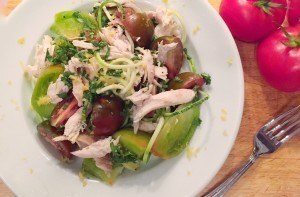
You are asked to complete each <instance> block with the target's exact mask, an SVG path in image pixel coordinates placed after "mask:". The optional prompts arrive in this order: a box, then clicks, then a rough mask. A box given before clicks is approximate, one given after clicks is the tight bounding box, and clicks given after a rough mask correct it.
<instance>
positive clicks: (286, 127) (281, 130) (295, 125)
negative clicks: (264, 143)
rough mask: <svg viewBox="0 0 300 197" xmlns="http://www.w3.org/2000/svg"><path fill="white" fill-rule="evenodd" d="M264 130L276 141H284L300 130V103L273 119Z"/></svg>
mask: <svg viewBox="0 0 300 197" xmlns="http://www.w3.org/2000/svg"><path fill="white" fill-rule="evenodd" d="M262 131H263V132H264V133H265V134H266V135H267V136H268V137H269V138H270V139H271V140H272V141H274V142H275V143H276V145H278V144H280V143H284V142H286V141H288V140H289V139H290V138H291V137H292V136H294V135H296V134H297V133H298V132H300V105H298V106H297V107H295V108H293V109H291V110H289V111H287V112H285V113H283V114H281V115H280V116H278V117H276V118H274V119H273V120H271V121H270V122H269V123H268V124H267V125H266V126H265V127H264V128H263V129H262Z"/></svg>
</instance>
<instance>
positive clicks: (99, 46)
mask: <svg viewBox="0 0 300 197" xmlns="http://www.w3.org/2000/svg"><path fill="white" fill-rule="evenodd" d="M92 44H93V45H94V46H95V47H98V51H100V50H102V49H103V48H104V47H106V53H105V57H104V59H105V60H107V59H108V57H109V55H110V47H109V45H108V43H107V42H104V41H101V42H92Z"/></svg>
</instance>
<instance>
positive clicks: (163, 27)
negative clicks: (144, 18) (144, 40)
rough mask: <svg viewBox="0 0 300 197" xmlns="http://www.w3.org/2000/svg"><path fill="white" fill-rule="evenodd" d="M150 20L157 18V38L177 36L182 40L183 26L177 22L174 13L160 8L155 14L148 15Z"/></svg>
mask: <svg viewBox="0 0 300 197" xmlns="http://www.w3.org/2000/svg"><path fill="white" fill-rule="evenodd" d="M147 14H148V16H149V17H150V18H155V19H156V21H157V22H158V25H157V26H156V27H155V30H154V35H155V36H156V37H158V38H159V37H162V36H176V37H178V38H182V32H181V30H180V29H181V28H182V27H181V26H180V25H179V24H178V23H177V22H176V21H175V19H174V16H173V13H172V12H171V11H170V10H168V9H166V8H164V7H158V8H157V9H156V11H155V12H153V11H150V12H148V13H147Z"/></svg>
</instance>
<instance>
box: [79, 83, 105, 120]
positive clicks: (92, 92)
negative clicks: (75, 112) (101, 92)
mask: <svg viewBox="0 0 300 197" xmlns="http://www.w3.org/2000/svg"><path fill="white" fill-rule="evenodd" d="M102 87H104V84H103V82H101V81H99V79H98V78H97V77H96V78H95V79H93V80H92V81H90V85H89V90H88V91H85V92H84V93H83V99H82V101H83V109H82V120H83V122H86V119H87V116H88V110H89V108H90V107H91V106H92V103H93V101H94V99H95V97H96V96H97V93H96V92H97V90H98V89H99V88H102Z"/></svg>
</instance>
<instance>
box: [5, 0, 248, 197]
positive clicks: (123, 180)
mask: <svg viewBox="0 0 300 197" xmlns="http://www.w3.org/2000/svg"><path fill="white" fill-rule="evenodd" d="M88 2H90V3H91V2H93V1H89V0H86V1H82V0H81V1H80V0H42V1H41V0H24V1H23V2H22V3H21V5H20V6H18V7H17V8H16V10H14V12H13V13H12V15H10V16H9V17H8V18H6V20H5V21H2V22H1V24H0V28H1V31H0V43H1V44H0V52H1V72H0V92H1V96H0V105H1V107H0V158H1V162H0V175H1V178H2V179H3V180H4V181H5V182H6V183H7V184H8V186H9V187H10V188H11V189H12V190H13V191H14V192H15V193H16V194H17V195H18V196H37V195H38V196H120V195H122V196H130V197H132V196H143V197H147V196H194V195H196V194H197V193H198V192H200V190H201V189H203V188H204V187H205V186H206V185H207V184H208V182H209V181H210V180H211V179H212V178H213V176H214V175H215V174H216V173H217V171H218V170H219V169H220V167H221V166H222V164H223V162H224V161H225V159H226V157H227V156H228V154H229V151H230V149H231V147H232V145H233V143H234V140H235V137H236V134H237V132H238V129H239V126H240V121H241V116H242V111H243V101H244V100H243V99H244V80H243V72H242V66H241V61H240V57H239V54H238V51H237V48H236V45H235V42H234V40H233V38H232V36H231V34H230V33H229V31H228V29H227V27H226V26H225V24H224V23H223V21H222V20H221V18H220V17H219V16H218V14H217V12H215V11H214V10H213V8H211V7H210V5H209V4H208V3H207V2H206V1H203V0H185V1H178V0H176V1H175V0H170V1H169V7H171V8H174V9H176V10H178V12H179V13H180V14H181V15H182V16H183V19H184V21H185V24H186V29H187V32H188V38H189V39H188V48H189V49H190V51H191V52H192V53H191V54H192V56H193V57H195V58H196V62H197V65H199V69H200V70H201V71H205V72H208V73H210V74H211V75H212V85H211V88H210V89H209V90H208V92H209V94H210V96H211V98H210V100H209V101H208V102H206V103H205V104H204V105H203V106H202V114H201V118H202V120H203V124H202V126H201V127H200V128H198V130H197V132H196V134H195V136H194V137H193V139H192V143H191V147H192V148H194V149H196V148H199V150H200V151H199V153H198V154H197V157H193V158H191V160H188V159H187V156H186V153H183V154H182V155H180V156H179V157H177V158H175V159H171V160H168V161H162V162H161V161H159V160H153V161H152V162H151V164H150V166H148V167H147V168H143V169H142V170H141V171H139V172H136V173H132V174H129V173H126V174H125V175H124V176H122V177H120V179H119V180H118V181H117V183H116V184H115V185H114V186H112V187H110V186H107V185H105V184H103V183H101V182H96V181H88V185H87V186H86V187H83V186H82V183H81V182H80V181H79V178H78V174H77V173H78V171H79V169H78V168H79V165H78V164H76V163H75V164H72V165H70V166H68V165H63V164H61V163H60V162H59V161H58V160H57V159H56V158H55V153H53V152H51V151H50V150H51V149H49V147H48V146H47V145H46V146H45V144H44V143H43V141H42V140H41V139H40V138H39V137H38V135H37V131H36V129H35V127H36V126H35V123H34V122H33V120H32V115H31V113H30V107H29V100H30V94H31V89H30V86H29V85H28V84H27V83H26V80H25V79H24V78H23V71H22V69H21V67H20V64H22V63H23V64H27V63H29V62H30V61H29V60H30V55H31V53H32V51H33V49H34V45H35V44H36V43H37V42H38V41H39V39H40V38H41V36H42V35H43V34H44V33H45V31H47V29H48V28H49V26H50V24H51V23H52V22H53V16H54V14H55V13H57V12H59V11H63V10H69V9H74V8H78V7H80V6H82V5H85V4H87V3H88ZM139 3H141V5H143V6H145V5H149V4H151V5H154V6H157V5H160V4H163V3H162V2H161V1H160V0H152V1H139ZM197 26H199V27H200V30H199V32H197V33H195V34H194V33H193V30H194V29H195V28H197ZM21 37H24V38H25V44H24V45H20V44H18V43H17V40H18V39H19V38H21Z"/></svg>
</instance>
